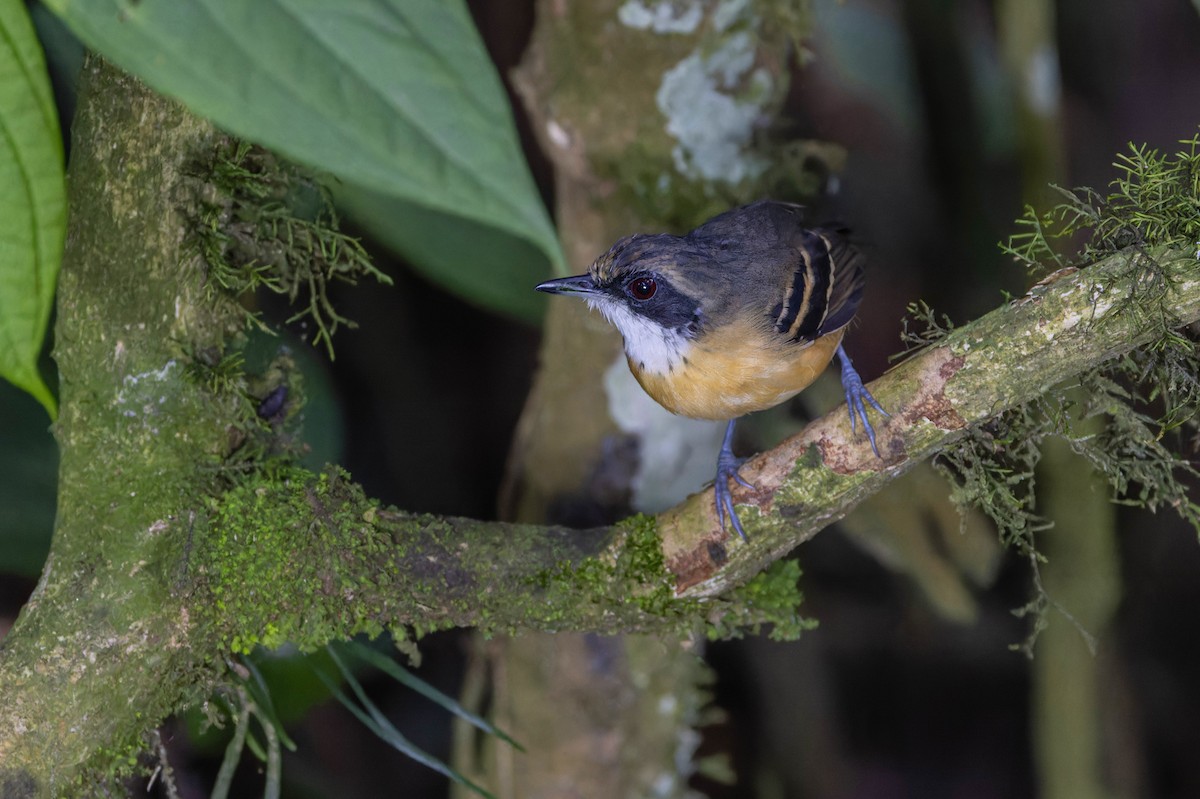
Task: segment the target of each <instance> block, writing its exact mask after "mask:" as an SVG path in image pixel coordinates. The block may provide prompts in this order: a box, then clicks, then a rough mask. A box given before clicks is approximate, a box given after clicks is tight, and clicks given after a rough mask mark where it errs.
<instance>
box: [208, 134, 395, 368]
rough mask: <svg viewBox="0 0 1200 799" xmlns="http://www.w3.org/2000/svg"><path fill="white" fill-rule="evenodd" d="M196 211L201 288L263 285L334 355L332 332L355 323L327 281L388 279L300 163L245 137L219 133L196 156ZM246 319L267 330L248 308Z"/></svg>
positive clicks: (237, 290)
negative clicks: (203, 276)
mask: <svg viewBox="0 0 1200 799" xmlns="http://www.w3.org/2000/svg"><path fill="white" fill-rule="evenodd" d="M191 172H192V174H193V175H194V176H195V177H196V178H198V179H199V181H200V184H199V189H198V191H199V192H200V194H201V199H200V201H199V202H198V204H197V205H198V208H199V209H200V210H199V213H198V215H197V217H196V218H195V219H194V220H193V224H192V228H191V236H190V238H189V246H190V249H191V251H192V252H193V253H195V254H196V255H198V256H199V257H200V258H201V260H202V261H203V263H204V265H205V270H206V273H207V283H206V286H207V288H208V289H209V290H210V292H211V291H218V290H219V291H223V292H226V293H228V294H231V295H233V296H235V297H236V296H240V295H242V294H244V293H247V292H253V291H255V290H258V289H264V290H267V291H271V292H274V293H276V294H282V295H285V296H287V298H288V300H289V301H290V302H292V303H293V304H297V303H298V302H299V306H300V307H299V310H297V312H296V313H295V314H294V315H293V316H292V317H291V318H290V319H288V320H287V321H288V322H289V323H291V322H297V321H300V320H302V319H307V320H309V321H311V322H312V324H313V326H314V328H315V329H316V333H315V334H314V337H313V344H323V345H324V346H325V348H326V350H327V351H328V352H329V357H330V358H332V357H333V335H334V333H335V332H336V331H337V329H338V328H339V327H341V326H346V327H350V328H353V327H355V326H356V325H355V324H354V322H352V321H351V320H349V319H347V318H346V317H344V316H342V315H341V314H339V313H338V312H337V310H336V309H335V308H334V307H333V303H332V302H331V301H330V299H329V296H328V288H329V285H330V284H331V283H333V282H334V281H339V282H343V283H350V284H354V283H356V282H357V281H358V280H359V279H361V278H363V277H373V278H374V279H375V280H377V281H379V282H380V283H385V284H391V282H392V281H391V278H389V277H388V276H387V275H385V274H383V273H382V272H380V271H379V270H378V269H376V268H375V267H374V265H373V264H372V263H371V259H370V256H368V255H367V253H366V251H365V250H364V249H363V247H362V245H361V244H360V243H359V242H358V240H357V239H355V238H353V237H351V236H347V235H346V234H344V233H342V232H341V231H340V230H339V229H338V227H339V221H338V217H337V213H336V211H335V210H334V206H333V200H332V198H331V197H330V196H329V193H328V191H327V190H326V189H325V188H324V187H323V186H321V185H320V184H319V183H317V182H316V181H315V180H313V179H312V178H311V177H310V176H309V175H308V174H307V173H305V172H304V171H303V170H302V169H300V168H299V167H297V166H295V165H293V164H289V163H287V162H284V161H281V160H279V159H277V158H276V157H275V156H274V155H272V154H271V153H269V152H268V151H266V150H263V149H261V148H258V147H253V146H251V145H249V144H247V143H245V142H240V141H235V140H231V139H228V138H226V139H223V140H222V141H220V142H219V143H218V144H217V146H216V147H215V148H214V149H213V151H212V153H211V154H210V157H209V158H208V159H204V160H203V161H201V162H198V163H195V164H193V165H192V168H191ZM246 320H247V321H248V322H252V323H255V324H257V325H258V326H259V327H262V328H263V329H266V328H265V326H263V325H262V323H261V322H260V321H259V320H258V317H257V316H256V315H255V314H253V313H251V312H249V311H247V312H246Z"/></svg>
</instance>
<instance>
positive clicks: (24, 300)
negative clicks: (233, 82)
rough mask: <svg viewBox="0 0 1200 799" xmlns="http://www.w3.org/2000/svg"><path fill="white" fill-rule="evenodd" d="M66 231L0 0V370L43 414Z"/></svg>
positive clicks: (27, 72)
mask: <svg viewBox="0 0 1200 799" xmlns="http://www.w3.org/2000/svg"><path fill="white" fill-rule="evenodd" d="M65 229H66V197H65V191H64V185H63V152H62V137H61V136H60V134H59V131H58V118H57V116H56V114H55V111H54V99H53V96H52V95H51V92H50V81H49V78H48V77H47V75H46V64H45V61H44V60H43V59H42V51H41V48H40V47H39V46H38V42H37V38H36V36H35V35H34V31H33V25H32V24H30V22H29V14H28V13H27V12H26V10H25V3H24V2H22V0H0V376H3V377H4V378H6V379H7V380H9V381H11V382H12V383H13V384H14V385H16V386H19V387H21V388H22V389H24V390H25V391H28V392H29V393H30V394H32V395H33V396H34V397H35V398H36V399H37V400H38V402H40V403H42V405H43V406H44V407H45V408H46V410H47V411H48V412H49V413H50V415H51V417H53V416H54V414H55V410H56V406H55V401H54V396H53V395H52V394H51V393H50V389H49V388H47V386H46V383H45V381H43V380H42V376H41V374H40V373H39V372H38V367H37V361H38V354H39V353H40V352H41V349H42V341H43V340H44V339H45V336H46V325H47V323H48V322H49V320H50V308H51V305H52V304H53V303H54V283H55V279H56V278H57V277H58V267H59V263H60V261H61V260H62V248H63V234H64V231H65Z"/></svg>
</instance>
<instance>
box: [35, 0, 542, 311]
mask: <svg viewBox="0 0 1200 799" xmlns="http://www.w3.org/2000/svg"><path fill="white" fill-rule="evenodd" d="M48 5H49V6H50V7H51V8H52V9H54V10H55V11H56V12H57V13H59V14H60V15H61V16H62V17H63V19H65V20H66V22H67V23H68V25H69V26H70V27H71V28H72V29H73V30H74V31H75V32H76V34H77V35H78V36H79V37H80V38H81V39H82V40H83V41H84V42H85V43H86V44H87V45H88V46H90V47H92V48H93V49H96V50H98V51H99V52H101V53H102V54H103V55H105V56H106V57H108V58H109V59H111V60H112V61H114V62H116V63H117V64H119V65H120V66H121V67H123V68H124V69H126V70H128V71H130V72H132V73H133V74H135V75H137V76H138V77H140V78H141V79H142V80H144V81H145V82H146V83H148V84H149V85H150V86H152V87H154V88H155V89H157V90H159V91H161V92H163V93H165V94H168V95H171V96H173V97H177V98H179V99H180V100H182V101H183V102H184V103H185V104H187V105H188V106H189V107H190V108H192V109H193V110H195V111H196V112H197V113H199V114H202V115H204V116H206V117H208V118H210V119H212V120H213V121H214V122H216V124H218V125H220V126H221V127H223V128H225V129H227V130H229V131H231V132H233V133H235V134H237V135H239V136H241V137H243V138H246V139H250V140H252V141H255V142H258V143H259V144H262V145H264V146H266V147H269V148H271V149H273V150H275V151H277V152H279V153H282V154H283V155H286V156H287V157H289V158H292V159H294V160H296V161H299V162H301V163H304V164H307V165H309V166H312V167H316V168H319V169H324V170H327V171H329V172H331V173H333V174H334V175H335V176H336V177H337V178H339V179H340V180H342V181H344V182H345V183H346V184H347V185H349V186H355V187H361V188H362V189H364V190H366V191H368V192H373V193H375V194H378V195H383V196H384V197H385V198H387V200H386V201H385V203H384V205H385V206H386V208H387V209H388V210H386V215H385V216H384V220H383V221H384V223H388V216H390V215H391V214H392V213H393V211H392V210H390V209H393V208H395V207H396V206H395V205H391V204H390V203H392V202H396V203H399V202H403V203H406V204H409V205H411V206H415V207H416V208H419V209H423V210H424V211H425V212H426V215H425V216H426V217H428V216H430V215H434V216H436V215H444V216H448V217H451V218H454V219H460V220H466V221H468V222H470V223H471V225H469V226H467V230H469V231H470V235H472V236H473V235H474V233H475V231H477V230H479V229H483V230H487V231H489V232H490V233H491V235H492V236H493V237H496V236H499V237H510V238H513V237H515V238H517V239H520V240H523V241H525V242H528V243H529V245H531V248H532V249H533V250H534V251H535V252H538V253H540V256H541V257H542V258H544V259H545V261H548V262H550V263H551V264H554V265H555V269H556V271H557V272H560V273H561V272H562V271H563V270H564V269H565V267H564V266H563V264H564V261H563V256H562V253H561V250H560V249H559V246H558V240H557V236H556V234H555V231H554V227H553V225H552V224H551V222H550V219H549V215H548V214H547V212H546V209H545V206H544V205H543V204H542V202H541V198H540V197H539V195H538V193H537V190H536V188H535V187H534V184H533V180H532V178H531V177H530V175H529V171H528V168H527V166H526V164H525V160H524V158H523V156H522V153H521V150H520V146H519V144H518V141H517V135H516V130H515V126H514V124H513V120H512V114H511V110H510V108H509V106H508V102H507V98H506V96H505V93H504V89H503V86H502V84H501V82H500V79H499V76H498V75H497V74H496V70H495V67H494V66H493V64H492V62H491V60H490V59H489V58H488V55H487V52H486V51H485V50H484V47H483V44H482V42H481V40H480V38H479V34H478V31H476V29H475V27H474V25H473V23H472V21H471V18H470V15H469V13H468V12H467V9H466V6H465V4H464V2H463V1H462V0H375V2H371V3H363V2H355V3H339V2H314V1H313V0H190V1H189V2H187V3H172V2H162V0H143V1H142V2H139V3H133V2H128V0H48ZM421 218H425V217H421ZM390 223H391V224H396V225H398V226H402V227H404V228H405V230H406V231H407V233H406V234H397V235H396V236H394V237H389V241H392V243H393V244H394V245H395V246H397V248H398V249H400V250H402V251H403V252H405V253H408V254H413V255H415V256H416V257H419V258H422V259H427V260H428V262H427V263H426V268H427V269H430V270H433V271H435V272H436V273H437V274H438V275H439V276H440V277H441V278H442V280H443V282H446V283H450V284H455V285H459V286H471V287H474V286H477V284H478V283H479V282H480V281H482V282H488V281H491V282H492V283H500V282H502V281H503V280H506V279H508V277H507V273H506V272H505V271H504V270H502V269H496V268H494V266H495V264H494V261H492V260H490V259H487V258H483V259H479V260H476V261H472V260H468V259H466V258H455V257H449V256H445V255H442V254H441V252H440V250H439V252H438V254H437V255H430V253H431V252H432V251H434V250H436V249H437V247H434V246H432V245H431V244H430V242H429V240H428V236H427V235H423V234H424V233H425V231H424V230H423V229H422V227H421V225H420V224H419V223H418V222H405V221H404V219H402V218H399V216H397V217H396V218H394V219H392V220H391V221H390ZM373 226H374V225H373ZM448 227H453V226H448ZM466 237H467V236H464V234H463V232H462V230H457V231H452V233H451V235H450V236H444V237H442V238H441V239H440V240H439V242H436V243H437V244H442V245H450V244H453V243H455V242H454V240H455V239H456V238H458V239H461V238H466ZM435 260H436V262H434V261H435ZM529 260H534V259H529ZM468 270H473V271H470V272H469V274H470V275H472V277H469V278H468V277H462V276H460V271H462V272H463V274H467V271H468ZM538 271H539V272H541V273H544V269H542V267H541V266H540V265H539V266H538ZM541 276H542V274H536V275H534V280H535V281H536V279H538V278H540V277H541ZM528 282H529V281H528V280H527V279H525V278H524V277H522V279H521V283H522V290H523V291H528V288H529V287H528V286H526V285H525V284H527V283H528ZM498 291H499V290H498ZM501 293H502V292H501ZM529 293H531V294H532V292H529ZM477 298H479V297H478V296H477ZM481 301H485V302H486V301H489V300H488V297H487V295H486V292H485V293H484V295H483V296H482V298H481ZM519 312H520V311H519ZM523 312H524V313H528V311H523Z"/></svg>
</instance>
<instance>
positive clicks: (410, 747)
mask: <svg viewBox="0 0 1200 799" xmlns="http://www.w3.org/2000/svg"><path fill="white" fill-rule="evenodd" d="M326 650H327V651H328V652H329V656H330V657H331V658H332V659H333V662H334V664H335V665H337V667H338V670H339V671H340V672H341V674H342V679H343V680H344V681H345V682H346V684H347V685H349V686H350V688H351V690H352V691H354V695H355V696H356V697H357V698H358V703H355V702H354V700H352V699H351V698H350V697H349V696H347V695H346V692H345V691H343V690H342V689H341V688H340V687H338V685H337V683H336V682H335V681H334V679H333V678H332V677H330V676H329V675H327V674H325V673H324V672H322V671H320V670H318V671H317V676H318V677H320V678H321V681H322V682H324V683H325V685H326V686H327V687H328V688H329V690H330V692H331V693H332V694H333V695H334V697H335V698H336V699H337V700H338V702H340V703H341V704H342V707H344V708H346V709H347V710H349V711H350V713H351V714H352V715H353V716H354V717H355V718H356V719H358V720H359V722H361V723H362V724H363V726H365V727H366V728H367V729H368V730H370V731H371V732H372V733H373V734H374V735H375V736H376V737H378V738H379V739H380V740H381V741H383V742H384V743H386V744H387V745H388V746H390V747H392V748H393V749H395V750H396V751H398V752H400V753H402V754H404V755H405V756H407V757H409V758H411V759H413V760H415V761H416V762H418V763H420V764H421V765H423V766H425V767H426V768H431V769H433V770H434V771H436V772H438V773H439V774H441V775H443V776H445V777H448V778H449V779H451V780H453V781H454V782H456V783H458V784H459V785H463V786H465V787H467V788H469V789H471V790H472V791H474V792H475V793H477V794H479V795H480V796H483V797H485V799H496V797H495V796H494V795H493V794H492V793H490V792H489V791H487V790H485V789H484V788H482V787H480V786H479V785H476V784H475V783H473V782H471V780H469V779H467V778H466V777H465V776H463V775H462V774H460V773H459V772H458V771H456V770H455V769H454V768H453V767H451V766H448V765H447V764H445V763H443V762H442V761H441V760H439V759H438V758H436V757H434V756H433V755H431V754H429V753H428V752H426V751H425V750H424V749H421V748H420V747H419V746H417V745H416V744H414V743H413V742H412V741H410V740H408V738H406V737H405V736H404V734H403V733H401V732H400V730H398V729H396V726H395V725H394V724H392V723H391V722H390V721H388V719H387V717H386V716H385V715H384V713H383V711H382V710H380V709H379V707H378V706H377V705H376V704H375V703H374V702H372V701H371V700H370V699H369V698H368V697H367V693H366V691H364V690H363V687H362V685H361V684H360V683H359V682H358V680H357V679H355V677H354V674H353V672H351V671H350V669H348V668H347V667H346V665H345V664H344V663H342V661H341V659H340V658H338V656H337V653H336V652H335V651H334V650H333V648H332V647H326Z"/></svg>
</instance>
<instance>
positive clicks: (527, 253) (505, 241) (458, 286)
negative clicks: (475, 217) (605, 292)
mask: <svg viewBox="0 0 1200 799" xmlns="http://www.w3.org/2000/svg"><path fill="white" fill-rule="evenodd" d="M333 194H334V199H335V200H336V201H337V204H338V207H339V208H340V209H342V210H343V211H345V213H346V214H347V215H348V216H349V217H350V218H351V219H353V220H354V221H355V222H356V223H357V224H358V225H360V226H361V227H362V228H363V229H364V230H366V231H367V232H369V233H370V235H371V237H372V238H374V239H376V240H377V241H379V242H380V243H381V244H383V245H385V246H386V247H388V248H389V249H391V250H393V251H395V252H397V253H399V254H400V255H402V256H404V258H405V260H407V261H408V262H409V263H410V264H412V265H413V267H414V268H416V269H417V270H418V271H420V272H421V273H422V274H424V275H425V276H426V277H428V278H429V279H430V280H432V281H434V282H435V283H439V284H440V285H442V286H444V287H445V288H447V289H449V290H450V291H452V292H454V293H455V294H458V295H460V296H462V297H464V298H466V299H468V300H471V301H472V302H475V303H478V304H480V305H482V306H485V307H487V308H492V309H495V310H499V311H503V312H504V313H507V314H510V315H512V316H515V317H517V318H519V319H524V320H526V321H528V322H538V321H539V320H540V319H541V318H542V316H543V315H544V314H545V312H546V307H545V305H546V295H545V294H542V293H540V292H537V291H534V290H533V287H534V285H536V284H537V283H540V282H541V281H543V280H545V279H546V278H547V277H548V276H549V273H550V265H549V263H548V262H547V260H546V256H545V255H544V254H543V253H542V252H541V251H540V250H538V249H537V248H536V247H535V246H534V245H533V244H532V243H530V242H529V241H528V240H527V239H519V238H517V237H515V236H512V235H509V234H506V233H504V232H503V231H501V230H498V229H496V228H493V227H485V226H483V225H476V224H473V223H467V222H464V221H463V219H462V218H461V217H453V216H449V215H447V214H445V213H442V212H440V211H432V210H429V209H427V208H422V207H420V206H417V205H414V204H412V203H410V202H407V201H405V200H401V199H397V198H395V197H385V196H383V195H380V194H378V193H377V192H373V191H369V190H367V189H363V188H361V187H358V186H351V185H348V184H343V185H341V186H336V187H334V193H333Z"/></svg>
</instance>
